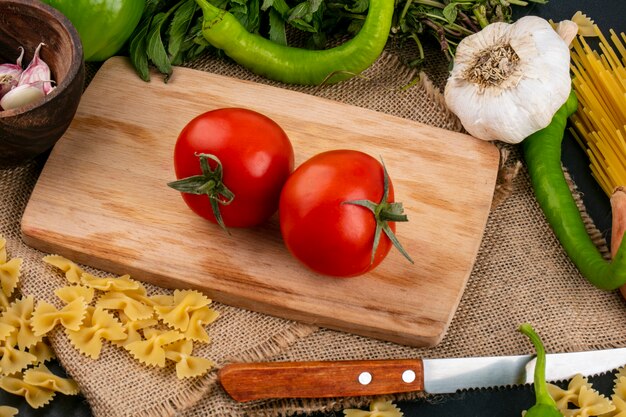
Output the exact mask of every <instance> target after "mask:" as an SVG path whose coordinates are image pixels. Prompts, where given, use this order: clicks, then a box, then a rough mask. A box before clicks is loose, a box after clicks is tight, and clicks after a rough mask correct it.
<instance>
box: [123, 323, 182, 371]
mask: <svg viewBox="0 0 626 417" xmlns="http://www.w3.org/2000/svg"><path fill="white" fill-rule="evenodd" d="M148 330H150V332H148V331H147V330H146V331H145V332H144V334H145V336H146V339H147V340H141V341H138V342H133V343H129V344H127V345H126V346H124V347H125V348H126V350H128V351H129V352H130V353H131V355H133V357H135V359H137V360H138V361H140V362H142V363H144V364H146V365H150V366H158V367H160V368H163V367H164V366H165V349H164V346H165V345H169V344H170V343H174V342H176V341H177V340H180V339H182V338H183V335H182V334H181V333H179V332H177V331H175V330H168V331H165V332H161V331H158V330H156V329H148Z"/></svg>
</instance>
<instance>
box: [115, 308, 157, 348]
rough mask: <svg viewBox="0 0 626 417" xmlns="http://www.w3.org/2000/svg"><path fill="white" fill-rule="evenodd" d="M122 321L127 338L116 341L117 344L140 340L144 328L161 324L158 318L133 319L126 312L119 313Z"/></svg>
mask: <svg viewBox="0 0 626 417" xmlns="http://www.w3.org/2000/svg"><path fill="white" fill-rule="evenodd" d="M119 318H120V321H121V322H122V327H123V328H124V331H125V332H126V339H124V340H119V341H116V342H115V343H116V344H119V345H120V346H122V347H123V346H126V345H128V344H129V343H133V342H138V341H141V340H143V335H142V330H144V329H148V328H151V327H154V326H156V325H157V324H159V322H158V320H156V319H144V320H131V319H130V318H129V317H128V316H127V315H125V314H124V313H119Z"/></svg>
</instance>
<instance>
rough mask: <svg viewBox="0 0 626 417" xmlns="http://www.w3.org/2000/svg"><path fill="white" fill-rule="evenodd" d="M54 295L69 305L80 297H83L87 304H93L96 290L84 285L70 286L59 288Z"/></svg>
mask: <svg viewBox="0 0 626 417" xmlns="http://www.w3.org/2000/svg"><path fill="white" fill-rule="evenodd" d="M54 294H55V295H56V296H57V297H59V298H60V299H61V300H62V301H64V302H66V303H67V304H69V303H71V302H72V301H74V300H76V299H77V298H78V297H82V298H83V299H84V300H85V302H86V303H87V304H91V302H92V301H93V297H94V295H95V290H94V289H93V288H89V287H85V286H83V285H69V286H67V287H61V288H57V289H56V290H54Z"/></svg>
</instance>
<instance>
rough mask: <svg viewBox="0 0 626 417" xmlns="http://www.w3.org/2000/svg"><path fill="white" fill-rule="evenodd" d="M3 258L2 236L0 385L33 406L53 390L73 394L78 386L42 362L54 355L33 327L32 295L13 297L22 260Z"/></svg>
mask: <svg viewBox="0 0 626 417" xmlns="http://www.w3.org/2000/svg"><path fill="white" fill-rule="evenodd" d="M7 258H8V257H7V251H6V240H5V239H4V238H2V237H0V280H1V286H0V287H1V288H0V309H1V310H4V311H3V313H2V315H1V316H0V374H1V376H0V388H2V389H4V390H5V391H8V392H10V393H12V394H16V395H21V396H24V397H25V398H26V401H27V402H28V403H29V404H30V405H31V407H34V408H37V407H41V406H43V405H45V404H47V403H48V402H49V401H50V400H51V399H52V397H53V396H54V394H55V392H57V391H58V392H64V393H67V394H76V393H77V392H78V386H77V385H76V383H75V382H73V381H71V380H69V379H64V378H60V377H58V376H56V375H54V374H52V373H51V372H50V371H49V370H48V369H47V368H46V367H45V366H44V365H43V363H44V362H45V361H48V360H50V359H52V358H54V353H53V352H52V349H51V348H50V347H49V346H48V345H47V344H46V343H45V342H44V339H43V336H44V334H43V333H42V334H38V335H36V334H35V331H34V330H33V327H32V324H33V323H32V321H33V316H34V314H35V313H34V311H33V310H34V304H35V300H34V298H33V297H21V298H17V297H16V293H17V291H15V290H16V288H17V285H18V283H19V277H20V271H19V270H20V267H21V265H22V260H21V259H19V258H16V259H11V260H10V261H8V262H7ZM61 298H62V299H63V297H61ZM76 298H78V297H73V298H72V300H70V301H66V302H68V303H70V302H71V301H73V300H74V299H76ZM53 309H54V311H55V312H57V310H56V309H55V308H54V307H53ZM57 313H58V312H57ZM51 320H52V321H54V319H51ZM44 321H46V320H44ZM17 411H18V410H17V409H15V408H13V407H6V406H0V417H5V416H14V415H15V414H16V413H17Z"/></svg>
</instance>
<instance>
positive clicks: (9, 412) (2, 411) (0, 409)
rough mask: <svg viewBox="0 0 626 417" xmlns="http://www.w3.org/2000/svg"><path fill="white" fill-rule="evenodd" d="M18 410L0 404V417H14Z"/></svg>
mask: <svg viewBox="0 0 626 417" xmlns="http://www.w3.org/2000/svg"><path fill="white" fill-rule="evenodd" d="M19 411H20V410H18V409H17V408H15V407H10V406H8V405H0V417H15V416H16V415H17V413H18V412H19Z"/></svg>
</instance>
